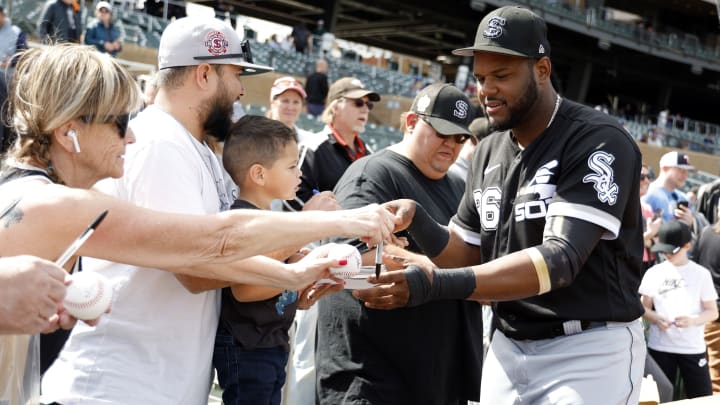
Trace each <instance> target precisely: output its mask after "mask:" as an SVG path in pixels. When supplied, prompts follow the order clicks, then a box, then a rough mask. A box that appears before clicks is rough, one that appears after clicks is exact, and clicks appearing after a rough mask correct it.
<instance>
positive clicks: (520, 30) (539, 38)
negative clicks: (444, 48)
mask: <svg viewBox="0 0 720 405" xmlns="http://www.w3.org/2000/svg"><path fill="white" fill-rule="evenodd" d="M476 51H480V52H493V53H502V54H505V55H514V56H524V57H526V58H538V59H539V58H542V57H543V56H550V43H549V42H548V40H547V25H545V20H543V19H542V18H540V17H539V16H538V15H537V14H535V13H533V12H532V11H530V10H528V9H526V8H524V7H517V6H506V7H500V8H498V9H497V10H493V11H492V12H490V13H489V14H488V15H486V16H485V18H483V19H482V21H480V25H479V26H478V30H477V34H476V35H475V45H473V46H472V47H469V48H461V49H456V50H454V51H453V52H452V53H453V54H454V55H460V56H473V53H474V52H476Z"/></svg>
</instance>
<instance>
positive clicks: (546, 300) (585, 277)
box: [451, 100, 644, 339]
mask: <svg viewBox="0 0 720 405" xmlns="http://www.w3.org/2000/svg"><path fill="white" fill-rule="evenodd" d="M640 166H641V155H640V151H639V149H638V147H637V145H636V144H635V142H634V140H633V139H632V138H631V137H630V135H629V134H627V132H626V131H625V130H624V129H623V128H622V127H621V126H620V125H619V124H618V123H617V122H616V121H615V120H614V119H613V118H612V117H610V116H608V115H605V114H602V113H600V112H597V111H595V110H593V109H591V108H588V107H585V106H582V105H580V104H577V103H574V102H571V101H569V100H563V102H562V104H561V105H560V108H559V110H558V112H557V115H556V117H555V119H554V122H553V123H552V125H551V126H550V127H549V128H548V129H546V130H545V132H544V133H543V134H541V135H540V136H539V137H538V138H537V139H536V140H535V141H534V142H533V143H532V144H530V145H528V147H527V148H526V149H524V150H522V149H520V148H519V147H518V145H517V144H516V142H514V139H513V138H512V134H511V132H510V131H505V132H499V133H495V134H493V135H491V136H489V137H488V138H486V139H484V140H483V141H482V142H480V143H479V145H478V150H477V151H476V152H475V155H474V157H473V161H472V168H471V170H470V173H469V175H468V182H467V186H466V189H465V195H464V196H463V199H462V201H461V203H460V208H459V209H458V213H457V215H456V216H455V217H453V219H452V221H451V226H453V227H454V229H455V230H457V231H459V233H460V234H461V235H462V237H463V239H464V240H465V241H466V242H468V243H472V244H475V245H480V249H481V251H482V258H483V262H488V261H490V260H493V259H496V258H498V257H502V256H504V255H506V254H509V253H512V252H516V251H519V250H522V249H525V248H529V247H533V246H538V245H540V244H542V242H543V231H544V228H545V222H546V221H545V220H546V218H549V217H552V216H564V217H573V218H576V219H580V220H584V221H588V222H591V223H593V224H596V225H598V226H600V227H602V228H604V229H605V233H604V235H603V237H602V239H601V240H600V241H599V242H598V244H597V245H596V247H595V248H594V249H593V251H592V252H591V254H590V256H589V257H588V259H587V261H586V262H585V264H584V265H583V266H582V268H581V269H580V271H579V273H578V275H577V276H576V278H575V280H574V281H572V283H571V284H570V285H569V286H568V287H565V288H559V289H556V290H552V291H550V292H548V293H545V294H543V295H539V296H535V297H531V298H527V299H523V300H516V301H508V302H498V303H496V304H494V310H495V318H494V319H495V326H496V327H498V328H499V329H500V330H501V331H502V332H504V333H505V334H506V335H507V336H508V337H512V338H517V339H523V338H529V337H530V336H533V335H537V333H536V332H537V331H538V329H545V328H548V327H552V326H553V325H557V324H558V323H561V322H564V321H570V320H579V321H617V322H627V321H631V320H634V319H637V318H638V317H640V316H641V315H642V313H643V308H642V305H641V303H640V297H639V295H638V292H637V291H638V286H639V284H640V279H641V264H642V252H643V238H642V234H643V229H644V223H643V219H642V215H641V212H640V197H639V190H638V187H639V176H640ZM550 271H551V272H552V269H550Z"/></svg>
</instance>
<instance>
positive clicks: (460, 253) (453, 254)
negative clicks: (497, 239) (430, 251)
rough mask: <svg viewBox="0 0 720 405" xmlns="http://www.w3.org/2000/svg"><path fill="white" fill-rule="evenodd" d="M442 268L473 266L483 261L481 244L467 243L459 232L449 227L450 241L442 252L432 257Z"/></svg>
mask: <svg viewBox="0 0 720 405" xmlns="http://www.w3.org/2000/svg"><path fill="white" fill-rule="evenodd" d="M430 260H432V262H433V263H435V265H436V266H438V267H440V268H452V267H465V266H472V265H476V264H478V263H480V262H481V261H482V255H481V251H480V247H479V246H474V245H470V244H468V243H466V242H465V241H464V240H463V239H462V238H461V237H460V235H459V234H457V233H456V232H453V231H452V229H449V239H448V243H447V244H446V245H445V248H444V249H443V250H442V252H441V253H440V254H439V255H437V256H435V257H432V258H430Z"/></svg>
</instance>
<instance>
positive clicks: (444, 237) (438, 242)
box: [407, 203, 450, 257]
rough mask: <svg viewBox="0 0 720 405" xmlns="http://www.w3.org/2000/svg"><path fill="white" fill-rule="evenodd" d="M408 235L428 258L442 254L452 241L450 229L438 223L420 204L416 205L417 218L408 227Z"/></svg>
mask: <svg viewBox="0 0 720 405" xmlns="http://www.w3.org/2000/svg"><path fill="white" fill-rule="evenodd" d="M407 230H408V233H409V234H410V237H412V238H413V240H414V241H415V243H417V245H418V247H419V248H420V249H421V250H422V251H423V253H424V254H425V256H427V257H435V256H437V255H439V254H440V253H442V251H443V249H445V247H446V246H447V244H448V241H449V240H450V232H448V229H447V228H446V227H444V226H442V225H440V224H438V223H437V222H435V220H434V219H432V217H431V216H430V215H429V214H428V213H427V211H425V208H423V207H422V205H420V204H417V203H416V204H415V216H414V217H413V220H412V223H411V224H410V226H409V227H408V229H407Z"/></svg>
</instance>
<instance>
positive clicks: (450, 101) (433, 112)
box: [410, 83, 475, 135]
mask: <svg viewBox="0 0 720 405" xmlns="http://www.w3.org/2000/svg"><path fill="white" fill-rule="evenodd" d="M410 110H412V111H413V112H415V113H416V114H419V115H422V116H423V117H424V118H425V119H426V120H427V122H428V123H430V125H431V126H432V127H433V129H435V131H437V133H438V134H440V135H458V134H465V135H472V132H470V129H469V128H468V126H469V125H470V123H471V122H472V120H473V118H475V114H474V110H473V106H472V105H470V101H469V100H468V98H467V96H466V95H465V93H463V92H462V91H460V89H458V88H457V87H455V86H453V85H452V84H447V83H434V84H431V85H429V86H427V87H425V88H424V89H422V90H420V93H418V95H417V96H415V100H413V103H412V107H410Z"/></svg>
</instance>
